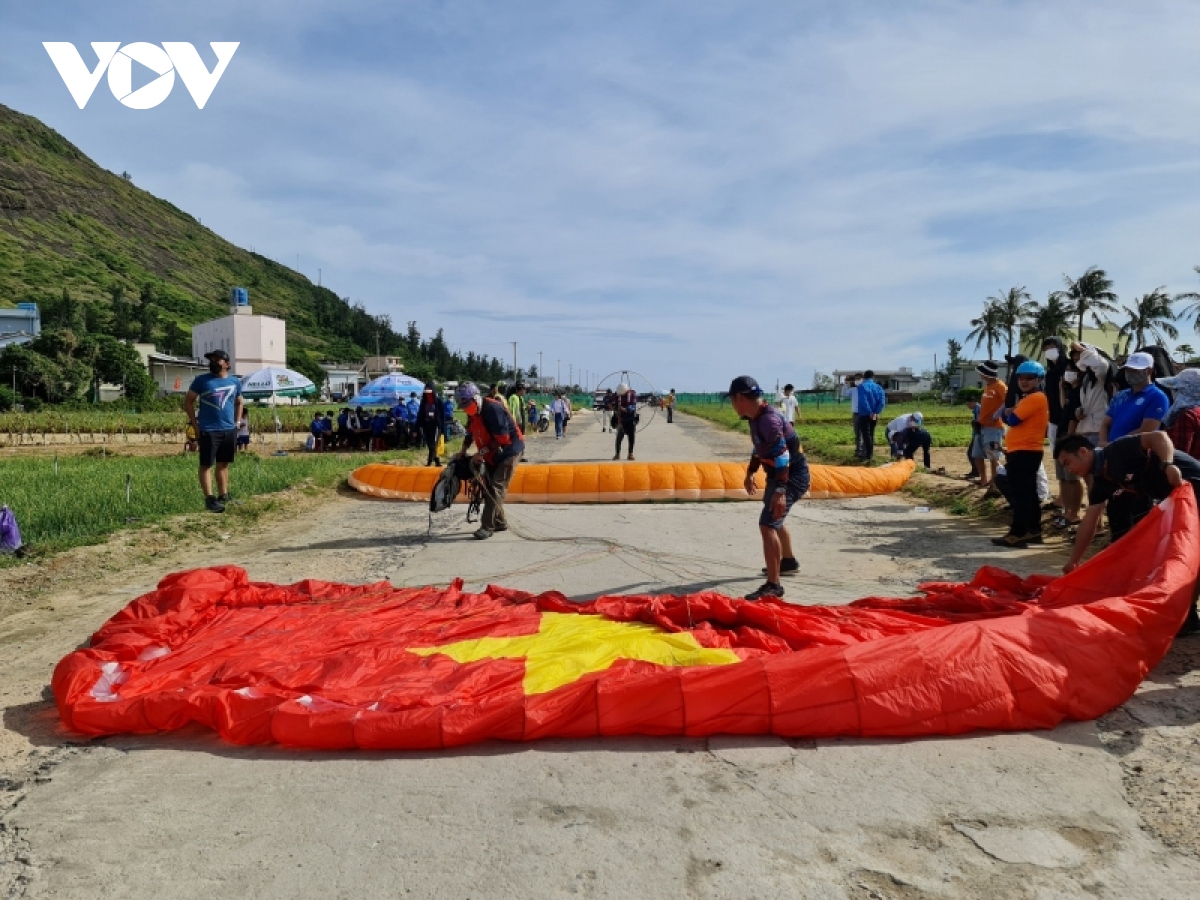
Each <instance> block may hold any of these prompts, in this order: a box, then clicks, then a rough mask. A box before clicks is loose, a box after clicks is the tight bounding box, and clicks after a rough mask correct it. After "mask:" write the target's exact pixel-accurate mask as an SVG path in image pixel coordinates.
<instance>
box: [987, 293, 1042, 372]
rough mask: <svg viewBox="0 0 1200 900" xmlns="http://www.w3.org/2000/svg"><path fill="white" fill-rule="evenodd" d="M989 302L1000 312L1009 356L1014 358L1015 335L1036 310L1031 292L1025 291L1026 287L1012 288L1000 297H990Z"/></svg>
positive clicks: (1001, 326)
mask: <svg viewBox="0 0 1200 900" xmlns="http://www.w3.org/2000/svg"><path fill="white" fill-rule="evenodd" d="M987 302H988V303H990V304H992V305H993V306H995V307H996V308H997V310H999V317H1000V328H1001V329H1002V330H1003V331H1004V333H1005V335H1006V336H1007V337H1008V355H1009V356H1012V350H1013V333H1014V332H1015V331H1018V330H1019V329H1020V327H1021V325H1022V324H1024V322H1025V320H1026V319H1028V318H1029V316H1030V314H1031V313H1032V312H1033V310H1034V304H1033V302H1032V301H1031V300H1030V298H1029V291H1027V290H1025V287H1024V285H1022V286H1021V287H1012V288H1009V289H1008V290H1007V291H1005V292H1004V293H1003V294H1001V295H1000V296H999V297H988V298H987Z"/></svg>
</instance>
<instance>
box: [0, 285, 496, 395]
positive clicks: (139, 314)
mask: <svg viewBox="0 0 1200 900" xmlns="http://www.w3.org/2000/svg"><path fill="white" fill-rule="evenodd" d="M31 299H32V298H31ZM310 299H311V300H312V303H311V305H310V308H309V310H306V312H308V313H309V314H310V317H311V321H310V322H306V323H305V324H306V325H308V326H309V331H310V332H311V331H314V330H315V331H317V332H318V333H319V334H320V335H322V336H324V337H326V342H325V343H326V349H325V352H324V353H321V352H318V351H314V350H308V349H304V348H303V347H302V346H299V343H300V342H294V343H293V345H292V347H291V348H290V349H289V351H288V356H287V364H288V366H289V367H291V368H293V369H295V370H296V371H298V372H300V373H301V374H303V375H305V376H306V377H308V378H309V379H310V380H312V381H313V382H314V383H315V384H322V383H323V382H324V380H325V377H326V376H325V371H324V370H323V369H322V368H321V365H320V364H321V363H322V362H352V361H356V360H361V359H362V358H363V357H364V356H368V355H374V354H375V352H376V350H377V349H378V351H379V352H380V353H381V354H383V355H387V356H398V357H400V358H401V360H402V361H403V363H404V368H405V371H406V372H407V373H408V374H410V375H412V376H413V377H415V378H421V379H429V380H473V381H480V382H487V383H491V382H495V381H499V380H501V379H502V378H504V377H505V375H507V374H508V370H507V369H506V367H505V366H504V364H503V363H502V362H501V361H500V360H499V359H496V358H494V357H490V356H486V355H482V354H476V353H474V352H470V351H468V352H467V353H466V354H463V353H460V352H458V351H453V350H451V349H450V348H449V346H448V345H447V343H446V339H445V335H444V332H443V330H442V329H441V328H439V329H438V330H437V333H436V334H435V335H434V336H433V337H432V338H431V339H428V340H423V339H422V337H421V333H420V331H419V330H418V329H417V323H416V322H415V321H412V322H409V323H408V328H407V331H406V332H405V333H404V334H398V333H397V332H396V331H395V330H393V328H392V324H391V319H390V318H389V317H388V316H386V315H372V314H371V313H369V312H367V310H366V309H365V308H364V307H363V306H362V305H361V304H359V303H351V302H350V301H349V298H342V297H338V296H337V294H335V293H334V292H333V291H331V290H329V289H328V288H321V287H316V286H313V288H312V292H311V295H310ZM221 300H222V302H224V298H221ZM37 303H38V306H39V310H40V313H41V318H42V329H43V330H42V334H41V335H40V336H39V337H38V338H37V339H35V340H34V341H32V342H31V343H28V344H24V345H16V344H14V345H10V346H8V347H6V348H5V349H4V350H3V351H2V352H0V411H2V410H3V409H4V408H7V407H11V406H12V404H13V403H14V402H24V403H26V405H29V403H30V402H32V403H33V404H37V403H41V402H44V403H65V402H70V401H93V402H94V401H96V400H98V398H99V386H100V384H101V383H105V384H115V385H120V386H121V387H122V392H123V394H124V396H125V398H126V399H128V400H130V401H132V402H134V403H144V402H146V401H148V400H150V399H152V398H153V397H154V396H155V394H156V392H157V387H156V385H155V382H154V381H153V379H152V378H151V377H150V375H149V374H148V373H147V371H146V368H145V366H144V365H143V363H142V361H141V357H140V356H139V355H138V353H137V351H136V350H135V349H134V348H133V347H132V346H131V344H132V343H133V342H139V343H146V344H154V345H155V346H156V347H157V348H158V349H160V350H162V351H163V352H165V353H168V354H170V355H173V356H180V357H190V356H191V354H192V335H191V331H190V329H187V328H184V327H183V326H181V325H180V324H179V322H178V321H177V320H176V319H175V318H173V317H170V315H169V312H168V310H167V308H166V307H167V306H168V305H169V304H170V300H169V298H167V297H166V296H165V295H164V292H163V288H162V286H160V285H156V284H155V283H154V282H146V283H145V284H143V285H142V288H141V289H140V291H139V292H138V294H137V296H136V297H134V296H129V295H127V294H126V291H125V288H124V286H122V285H114V286H112V287H111V288H110V289H109V291H108V303H104V302H98V301H84V300H81V299H79V298H77V297H76V296H75V295H74V294H72V293H71V291H70V290H68V289H67V288H63V290H62V293H61V294H60V295H59V296H57V297H54V296H51V297H40V298H37ZM314 326H315V327H314Z"/></svg>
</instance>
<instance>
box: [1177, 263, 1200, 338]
mask: <svg viewBox="0 0 1200 900" xmlns="http://www.w3.org/2000/svg"><path fill="white" fill-rule="evenodd" d="M1192 268H1194V269H1195V270H1196V274H1197V275H1200V266H1193V267H1192ZM1175 300H1176V302H1178V301H1180V300H1186V301H1190V302H1191V306H1185V307H1184V308H1183V309H1182V310H1181V311H1180V313H1179V318H1181V319H1185V318H1189V317H1193V316H1194V317H1195V328H1196V331H1197V332H1200V293H1197V292H1196V291H1188V292H1187V293H1186V294H1176V295H1175Z"/></svg>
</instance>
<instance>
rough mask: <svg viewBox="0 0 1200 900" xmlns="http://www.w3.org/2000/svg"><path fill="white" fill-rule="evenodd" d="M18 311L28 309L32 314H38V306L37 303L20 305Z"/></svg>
mask: <svg viewBox="0 0 1200 900" xmlns="http://www.w3.org/2000/svg"><path fill="white" fill-rule="evenodd" d="M17 309H28V310H30V311H32V312H37V304H36V303H18V304H17Z"/></svg>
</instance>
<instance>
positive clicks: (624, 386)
mask: <svg viewBox="0 0 1200 900" xmlns="http://www.w3.org/2000/svg"><path fill="white" fill-rule="evenodd" d="M627 390H629V385H627V384H626V383H625V382H623V381H622V382H621V383H620V384H618V385H617V393H618V394H623V393H625V392H626V391H627Z"/></svg>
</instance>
